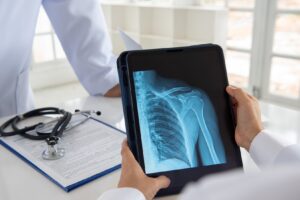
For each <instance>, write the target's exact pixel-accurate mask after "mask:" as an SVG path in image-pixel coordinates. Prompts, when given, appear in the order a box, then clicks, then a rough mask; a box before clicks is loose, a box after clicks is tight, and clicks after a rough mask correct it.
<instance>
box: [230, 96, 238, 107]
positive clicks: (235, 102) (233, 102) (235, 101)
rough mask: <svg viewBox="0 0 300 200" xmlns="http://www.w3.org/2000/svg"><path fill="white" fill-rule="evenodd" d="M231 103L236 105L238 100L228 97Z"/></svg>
mask: <svg viewBox="0 0 300 200" xmlns="http://www.w3.org/2000/svg"><path fill="white" fill-rule="evenodd" d="M230 99H231V103H232V105H236V104H237V103H238V102H237V100H236V99H235V98H234V97H230Z"/></svg>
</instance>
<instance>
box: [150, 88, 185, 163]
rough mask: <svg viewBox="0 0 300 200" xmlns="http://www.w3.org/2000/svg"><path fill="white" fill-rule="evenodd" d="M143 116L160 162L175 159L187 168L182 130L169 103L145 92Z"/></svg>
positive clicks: (151, 93)
mask: <svg viewBox="0 0 300 200" xmlns="http://www.w3.org/2000/svg"><path fill="white" fill-rule="evenodd" d="M146 99H147V100H146V109H145V115H146V116H147V121H148V125H149V130H150V137H151V141H152V142H153V143H154V144H155V146H156V147H157V151H158V157H159V159H160V160H166V159H171V158H175V159H178V160H182V161H183V162H185V163H186V164H187V165H188V166H189V161H188V159H187V157H186V147H185V144H184V137H183V133H182V132H183V130H182V128H181V126H180V123H179V120H178V118H177V114H176V112H175V111H174V110H173V109H172V108H171V106H170V105H169V103H168V102H167V101H166V100H164V99H162V98H161V97H157V96H156V95H155V94H154V93H153V92H151V91H147V94H146Z"/></svg>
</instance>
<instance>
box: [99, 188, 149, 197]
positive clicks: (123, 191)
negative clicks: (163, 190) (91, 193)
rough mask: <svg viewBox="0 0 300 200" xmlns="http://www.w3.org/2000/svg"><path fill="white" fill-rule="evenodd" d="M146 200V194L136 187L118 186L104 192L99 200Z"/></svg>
mask: <svg viewBox="0 0 300 200" xmlns="http://www.w3.org/2000/svg"><path fill="white" fill-rule="evenodd" d="M118 199H122V200H133V199H134V200H146V198H145V196H144V194H143V193H142V192H141V191H139V190H137V189H135V188H126V187H124V188H116V189H112V190H109V191H107V192H105V193H103V194H102V195H101V196H100V197H99V198H98V200H118Z"/></svg>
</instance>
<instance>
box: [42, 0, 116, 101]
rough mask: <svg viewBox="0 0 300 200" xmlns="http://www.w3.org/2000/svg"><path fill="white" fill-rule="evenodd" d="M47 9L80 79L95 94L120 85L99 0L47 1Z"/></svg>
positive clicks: (45, 5)
mask: <svg viewBox="0 0 300 200" xmlns="http://www.w3.org/2000/svg"><path fill="white" fill-rule="evenodd" d="M43 6H44V8H45V11H46V12H47V15H48V16H49V19H50V21H51V23H52V26H53V28H54V30H55V32H56V34H57V36H58V38H59V40H60V42H61V44H62V46H63V48H64V51H65V53H66V55H67V58H68V60H69V61H70V63H71V65H72V67H73V69H74V71H75V73H76V75H77V77H78V79H79V80H80V82H81V83H82V85H83V86H84V87H85V89H86V90H87V91H88V92H89V93H90V94H91V95H97V94H102V95H103V94H105V93H106V92H107V91H108V90H109V89H111V88H112V87H113V86H115V85H116V84H117V83H118V76H117V67H116V57H115V56H114V55H113V53H112V45H111V39H110V37H109V34H108V31H107V26H106V22H105V19H104V16H103V13H102V10H101V6H100V3H99V1H98V0H44V1H43Z"/></svg>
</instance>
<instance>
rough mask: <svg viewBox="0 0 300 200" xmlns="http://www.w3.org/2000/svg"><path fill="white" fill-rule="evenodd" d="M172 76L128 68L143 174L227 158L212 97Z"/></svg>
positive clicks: (208, 163) (199, 88)
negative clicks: (132, 90) (131, 84)
mask: <svg viewBox="0 0 300 200" xmlns="http://www.w3.org/2000/svg"><path fill="white" fill-rule="evenodd" d="M175 71H176V70H175ZM176 77H177V78H176V79H175V78H170V77H164V76H163V75H161V74H159V73H157V71H155V70H142V71H135V72H133V80H134V88H135V96H136V102H137V111H138V120H139V125H140V132H141V143H142V149H143V157H144V166H145V172H146V173H147V174H149V173H157V172H166V171H173V170H179V169H187V168H195V167H201V166H211V165H219V164H224V163H226V162H227V158H226V153H225V149H224V143H223V141H222V137H221V132H220V127H219V124H220V123H219V122H218V117H217V113H216V108H215V106H214V104H213V103H212V99H211V97H210V96H209V95H208V94H207V92H205V90H203V89H202V88H201V87H197V86H195V85H191V84H189V83H187V82H186V81H185V80H184V78H180V75H179V76H178V75H177V76H176ZM199 78H200V76H199Z"/></svg>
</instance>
